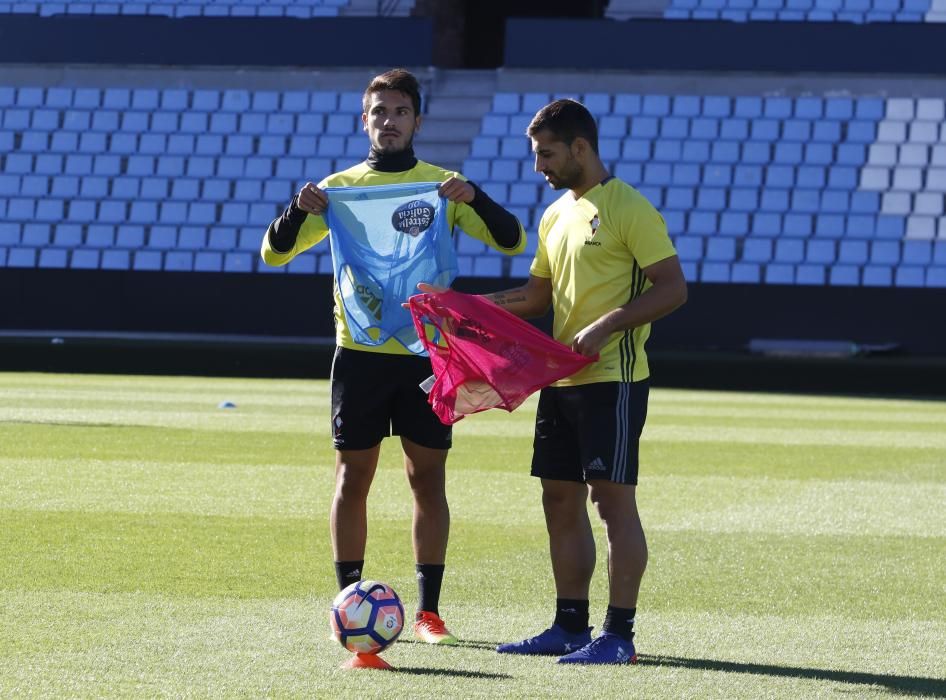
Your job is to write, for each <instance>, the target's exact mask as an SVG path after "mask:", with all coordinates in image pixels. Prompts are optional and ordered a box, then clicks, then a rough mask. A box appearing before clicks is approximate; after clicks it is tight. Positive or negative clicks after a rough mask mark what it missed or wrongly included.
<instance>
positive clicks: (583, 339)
mask: <svg viewBox="0 0 946 700" xmlns="http://www.w3.org/2000/svg"><path fill="white" fill-rule="evenodd" d="M610 335H611V331H609V330H608V329H607V328H606V327H605V325H604V324H603V323H601V322H600V321H596V322H594V323H592V324H591V325H590V326H585V327H584V328H582V329H581V330H580V331H578V335H576V336H575V339H574V340H573V341H572V350H573V351H574V352H577V353H578V354H579V355H584V356H585V357H594V356H595V355H597V354H598V353H599V352H601V348H603V347H604V344H605V343H607V342H608V338H609V337H610Z"/></svg>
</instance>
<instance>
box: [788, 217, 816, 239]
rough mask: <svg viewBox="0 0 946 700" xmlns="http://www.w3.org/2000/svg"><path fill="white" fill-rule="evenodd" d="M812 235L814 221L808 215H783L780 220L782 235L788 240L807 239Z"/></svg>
mask: <svg viewBox="0 0 946 700" xmlns="http://www.w3.org/2000/svg"><path fill="white" fill-rule="evenodd" d="M813 233H814V221H813V218H812V216H811V215H810V214H793V213H791V212H789V213H787V214H785V217H784V219H783V220H782V235H783V236H786V237H789V238H808V237H809V236H811V235H812V234H813Z"/></svg>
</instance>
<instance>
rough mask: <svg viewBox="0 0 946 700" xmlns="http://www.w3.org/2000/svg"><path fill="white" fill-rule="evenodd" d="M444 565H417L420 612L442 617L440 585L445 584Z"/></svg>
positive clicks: (418, 606)
mask: <svg viewBox="0 0 946 700" xmlns="http://www.w3.org/2000/svg"><path fill="white" fill-rule="evenodd" d="M443 569H444V565H443V564H418V565H417V600H418V601H420V602H419V603H418V605H417V608H418V610H423V611H424V612H431V613H433V614H434V615H438V616H439V615H440V609H439V605H440V585H441V584H442V583H443Z"/></svg>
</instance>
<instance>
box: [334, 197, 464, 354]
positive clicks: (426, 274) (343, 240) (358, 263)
mask: <svg viewBox="0 0 946 700" xmlns="http://www.w3.org/2000/svg"><path fill="white" fill-rule="evenodd" d="M439 186H440V183H438V182H412V183H406V184H400V185H379V186H376V187H329V188H327V189H326V190H325V192H326V193H327V194H328V200H329V205H328V209H327V210H326V212H325V221H326V223H327V224H328V227H329V232H330V240H331V245H332V264H333V267H334V268H335V282H336V284H337V285H338V291H339V295H340V296H341V299H342V306H343V307H344V311H345V318H346V319H347V321H348V329H349V332H350V333H351V336H352V338H353V339H354V341H355V342H356V343H358V344H360V345H369V346H377V345H382V344H383V343H386V342H387V341H388V340H390V339H391V338H394V339H395V340H397V341H398V342H399V343H401V345H403V346H404V347H405V348H407V349H408V350H409V351H410V352H412V353H414V354H416V355H427V351H426V350H424V346H423V344H422V343H421V342H420V339H418V337H417V332H416V331H415V330H414V323H413V321H412V320H411V314H410V312H409V311H408V310H407V309H404V308H402V307H401V304H402V303H403V302H405V301H407V298H408V297H409V296H411V295H412V294H416V293H417V283H418V282H427V283H429V284H435V285H439V286H441V287H449V286H450V284H451V283H452V282H453V280H454V278H455V277H456V276H457V256H456V251H455V250H454V247H453V240H452V238H451V232H450V228H449V226H448V223H447V200H446V199H444V198H442V197H440V196H439V194H438V192H437V188H438V187H439Z"/></svg>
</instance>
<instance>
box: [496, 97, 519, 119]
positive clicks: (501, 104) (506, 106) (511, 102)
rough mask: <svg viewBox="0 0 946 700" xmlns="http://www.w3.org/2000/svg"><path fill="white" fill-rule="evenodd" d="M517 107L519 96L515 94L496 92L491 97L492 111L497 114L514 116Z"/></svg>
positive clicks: (517, 109)
mask: <svg viewBox="0 0 946 700" xmlns="http://www.w3.org/2000/svg"><path fill="white" fill-rule="evenodd" d="M519 107H520V104H519V95H518V94H517V93H511V92H497V93H496V94H495V95H493V107H492V111H493V112H495V113H497V114H516V113H517V112H518V111H519Z"/></svg>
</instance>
